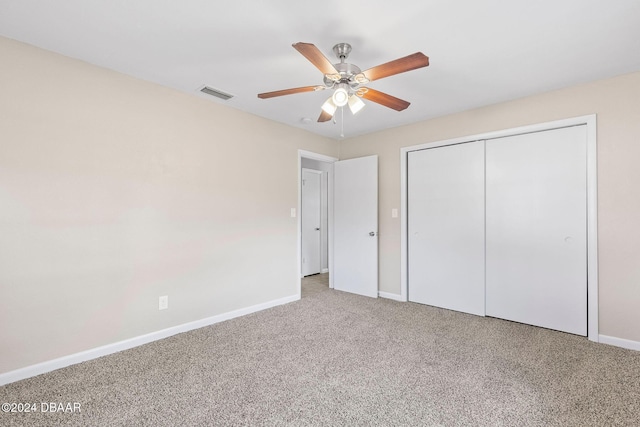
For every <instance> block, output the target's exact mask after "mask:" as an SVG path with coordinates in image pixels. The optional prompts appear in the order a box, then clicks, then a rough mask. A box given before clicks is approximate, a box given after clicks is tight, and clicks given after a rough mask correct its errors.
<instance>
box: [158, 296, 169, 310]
mask: <svg viewBox="0 0 640 427" xmlns="http://www.w3.org/2000/svg"><path fill="white" fill-rule="evenodd" d="M167 308H169V296H168V295H164V296H161V297H160V298H158V310H166V309H167Z"/></svg>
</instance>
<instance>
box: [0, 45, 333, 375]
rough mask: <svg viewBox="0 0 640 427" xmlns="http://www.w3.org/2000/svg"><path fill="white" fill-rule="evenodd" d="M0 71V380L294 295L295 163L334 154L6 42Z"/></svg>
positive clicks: (267, 126) (230, 112) (268, 127)
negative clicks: (163, 300) (302, 157)
mask: <svg viewBox="0 0 640 427" xmlns="http://www.w3.org/2000/svg"><path fill="white" fill-rule="evenodd" d="M0 58H2V66H1V67H0V373H3V372H7V371H10V370H14V369H17V368H21V367H25V366H29V365H32V364H35V363H39V362H43V361H47V360H51V359H54V358H57V357H61V356H65V355H69V354H73V353H76V352H80V351H83V350H87V349H91V348H94V347H98V346H101V345H106V344H109V343H114V342H117V341H120V340H124V339H127V338H131V337H136V336H139V335H142V334H146V333H149V332H153V331H158V330H161V329H164V328H167V327H171V326H175V325H179V324H183V323H186V322H189V321H195V320H199V319H203V318H206V317H209V316H214V315H216V314H220V313H225V312H229V311H232V310H234V309H238V308H244V307H249V306H252V305H255V304H259V303H264V302H267V301H271V300H275V299H279V298H283V297H287V296H292V295H295V294H297V292H298V288H297V284H298V281H297V278H296V271H297V270H296V219H295V218H291V217H290V209H291V208H292V207H295V206H297V179H298V171H297V165H298V163H297V162H298V155H297V150H298V149H299V148H300V149H305V150H310V151H314V152H318V153H322V154H326V155H330V156H335V157H337V154H338V143H337V142H335V141H333V140H329V139H326V138H322V137H319V136H315V135H312V134H310V133H308V132H304V131H301V130H297V129H294V128H290V127H287V126H284V125H281V124H277V123H275V122H271V121H268V120H264V119H261V118H258V117H256V116H253V115H250V114H246V113H242V112H239V111H236V110H234V109H231V108H228V107H226V106H222V105H219V104H217V103H215V102H211V101H208V100H204V99H200V98H198V97H196V96H189V95H186V94H182V93H180V92H176V91H173V90H170V89H167V88H163V87H160V86H157V85H154V84H151V83H147V82H143V81H140V80H137V79H134V78H131V77H127V76H125V75H122V74H118V73H115V72H112V71H109V70H105V69H101V68H98V67H95V66H92V65H89V64H86V63H83V62H80V61H76V60H73V59H70V58H66V57H63V56H60V55H57V54H54V53H51V52H47V51H43V50H40V49H37V48H34V47H31V46H28V45H25V44H21V43H18V42H15V41H11V40H8V39H3V38H0ZM160 295H168V296H169V309H168V310H165V311H158V296H160Z"/></svg>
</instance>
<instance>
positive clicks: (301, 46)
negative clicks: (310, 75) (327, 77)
mask: <svg viewBox="0 0 640 427" xmlns="http://www.w3.org/2000/svg"><path fill="white" fill-rule="evenodd" d="M292 46H293V48H294V49H295V50H297V51H298V52H300V53H301V54H302V55H303V56H304V57H305V58H307V59H308V60H309V61H310V62H311V63H312V64H313V65H315V66H316V68H317V69H318V70H320V72H321V73H322V74H338V70H336V68H335V67H334V66H333V64H332V63H331V61H329V60H328V59H327V57H326V56H324V55H323V54H322V52H320V49H318V48H317V47H316V46H315V45H313V44H311V43H302V42H299V43H294V44H293V45H292Z"/></svg>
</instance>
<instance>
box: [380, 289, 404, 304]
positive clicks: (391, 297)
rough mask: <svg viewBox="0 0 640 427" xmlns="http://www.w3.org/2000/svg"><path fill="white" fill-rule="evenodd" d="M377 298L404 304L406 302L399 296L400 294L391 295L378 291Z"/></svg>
mask: <svg viewBox="0 0 640 427" xmlns="http://www.w3.org/2000/svg"><path fill="white" fill-rule="evenodd" d="M378 296H379V297H380V298H386V299H392V300H394V301H400V302H405V301H406V300H405V299H403V298H402V295H400V294H392V293H390V292H382V291H379V292H378Z"/></svg>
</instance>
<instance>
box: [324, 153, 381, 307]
mask: <svg viewBox="0 0 640 427" xmlns="http://www.w3.org/2000/svg"><path fill="white" fill-rule="evenodd" d="M333 206H334V207H333V209H334V222H333V268H332V270H331V274H332V275H333V287H334V288H335V289H337V290H340V291H347V292H352V293H355V294H360V295H365V296H369V297H374V298H377V297H378V156H368V157H360V158H357V159H350V160H342V161H338V162H335V163H334V205H333Z"/></svg>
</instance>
